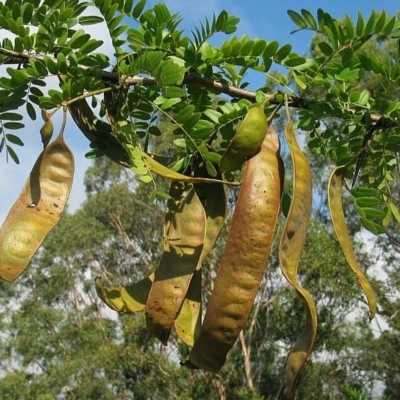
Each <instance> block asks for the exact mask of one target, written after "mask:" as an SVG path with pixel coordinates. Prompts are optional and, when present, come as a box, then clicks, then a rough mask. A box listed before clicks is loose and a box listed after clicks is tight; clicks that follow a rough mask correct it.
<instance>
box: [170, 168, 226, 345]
mask: <svg viewBox="0 0 400 400" xmlns="http://www.w3.org/2000/svg"><path fill="white" fill-rule="evenodd" d="M206 175H207V174H206ZM220 176H221V175H220V173H219V174H218V175H217V178H218V179H219V178H220ZM194 189H195V191H196V193H197V195H198V197H199V199H200V201H201V203H202V204H203V208H204V211H205V214H206V236H205V239H204V246H203V250H202V252H201V255H200V260H199V263H198V265H197V267H196V271H195V273H194V274H193V277H192V280H191V281H190V286H189V289H188V291H187V294H186V298H185V300H184V302H183V303H182V307H181V309H180V310H179V314H178V316H177V317H176V319H175V322H174V326H175V330H176V333H177V334H178V336H179V338H180V339H181V340H182V341H183V342H184V343H186V344H187V345H188V346H191V347H192V346H193V344H194V341H195V340H196V338H197V336H198V334H199V331H200V326H201V312H202V304H201V266H202V263H203V261H204V259H205V258H206V257H207V256H208V254H209V253H210V252H211V250H212V249H213V248H214V246H215V243H216V241H217V239H218V237H219V235H220V233H221V230H222V228H223V227H224V224H225V219H226V214H227V199H226V190H225V186H224V185H223V184H222V183H220V184H212V185H210V184H207V183H199V184H195V185H194Z"/></svg>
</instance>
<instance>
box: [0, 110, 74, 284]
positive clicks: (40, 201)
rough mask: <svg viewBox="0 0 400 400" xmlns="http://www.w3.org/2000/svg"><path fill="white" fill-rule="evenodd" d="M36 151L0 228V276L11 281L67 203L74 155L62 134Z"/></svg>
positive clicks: (53, 224) (22, 268) (22, 267)
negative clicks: (24, 180) (19, 189)
mask: <svg viewBox="0 0 400 400" xmlns="http://www.w3.org/2000/svg"><path fill="white" fill-rule="evenodd" d="M65 123H66V112H64V118H63V124H62V127H61V132H60V134H59V135H58V137H57V138H56V139H55V140H54V141H53V142H52V143H50V144H49V145H48V146H47V147H46V148H45V149H44V150H43V152H42V153H41V154H40V156H39V158H38V159H37V161H36V163H35V165H34V166H33V169H32V171H31V173H30V175H29V178H28V179H27V181H26V183H25V186H24V188H23V189H22V192H21V194H20V195H19V197H18V199H17V201H16V202H15V204H14V205H13V207H12V208H11V210H10V212H9V213H8V215H7V218H6V220H5V221H4V223H3V225H2V227H1V229H0V277H1V278H2V279H4V280H6V281H8V282H12V281H14V280H15V279H16V278H18V276H19V275H20V274H21V273H22V272H23V271H24V270H25V269H26V267H27V266H28V264H29V262H30V260H31V258H32V256H33V255H34V254H35V252H36V251H37V249H38V247H39V246H40V244H41V243H42V241H43V240H44V238H45V237H46V235H47V234H48V233H49V232H50V231H51V230H52V229H53V228H54V227H55V226H56V225H57V223H58V222H59V220H60V217H61V214H62V213H63V211H64V207H65V205H66V203H67V200H68V197H69V194H70V191H71V186H72V180H73V175H74V158H73V155H72V153H71V150H70V149H69V147H68V146H67V145H66V143H65V141H64V137H63V133H64V129H65Z"/></svg>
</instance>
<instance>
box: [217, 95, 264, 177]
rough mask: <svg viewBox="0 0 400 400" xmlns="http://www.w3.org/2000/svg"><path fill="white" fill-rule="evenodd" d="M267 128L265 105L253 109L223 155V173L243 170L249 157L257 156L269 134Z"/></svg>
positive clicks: (221, 164) (221, 162)
mask: <svg viewBox="0 0 400 400" xmlns="http://www.w3.org/2000/svg"><path fill="white" fill-rule="evenodd" d="M267 126H268V120H267V117H266V116H265V113H264V103H263V104H261V105H259V106H257V107H253V108H251V109H250V110H249V111H248V113H247V114H246V117H245V118H244V120H243V121H242V123H241V124H240V126H239V128H238V130H237V132H236V134H235V136H234V137H233V139H232V141H231V142H230V144H229V146H228V148H227V149H226V151H225V153H224V154H223V155H222V158H221V161H220V167H221V171H224V172H230V171H236V170H237V169H239V168H241V166H242V165H243V163H244V162H245V161H246V159H247V158H248V157H251V156H253V155H254V154H256V153H257V152H258V151H259V150H260V147H261V143H262V142H263V140H264V138H265V135H266V133H267Z"/></svg>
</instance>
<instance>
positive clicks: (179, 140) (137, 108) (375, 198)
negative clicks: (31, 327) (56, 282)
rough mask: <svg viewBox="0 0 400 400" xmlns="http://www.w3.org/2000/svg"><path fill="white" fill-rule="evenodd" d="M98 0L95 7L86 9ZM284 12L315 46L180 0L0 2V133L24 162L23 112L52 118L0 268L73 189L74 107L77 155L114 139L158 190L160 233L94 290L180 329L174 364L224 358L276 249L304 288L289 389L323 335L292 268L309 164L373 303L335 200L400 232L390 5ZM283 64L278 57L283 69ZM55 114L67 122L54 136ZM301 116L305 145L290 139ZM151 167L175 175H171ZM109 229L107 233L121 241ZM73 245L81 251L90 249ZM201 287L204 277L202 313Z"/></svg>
mask: <svg viewBox="0 0 400 400" xmlns="http://www.w3.org/2000/svg"><path fill="white" fill-rule="evenodd" d="M94 8H95V9H96V11H97V13H99V14H100V15H101V16H94V13H93V12H91V10H93V9H94ZM96 15H97V14H96ZM288 16H289V17H290V18H291V19H292V20H293V22H294V24H295V25H296V26H297V29H298V30H304V29H306V30H311V31H313V32H315V33H316V36H315V39H314V40H313V47H312V53H311V54H310V55H306V56H304V55H299V54H297V53H295V52H294V51H293V49H292V46H291V45H290V44H280V43H278V42H277V41H275V40H272V41H267V40H266V39H264V38H250V37H249V36H248V35H244V36H242V37H241V38H238V37H237V36H235V35H234V33H235V30H236V27H237V25H238V23H239V21H240V19H239V18H238V17H236V16H233V15H229V14H228V13H227V12H226V11H222V12H221V13H220V14H219V15H213V16H209V17H205V18H204V21H203V23H201V24H200V25H199V26H198V27H195V28H193V30H192V31H191V32H190V34H187V33H186V32H184V31H183V30H181V29H180V23H181V16H180V15H178V14H172V13H171V12H170V11H169V9H168V8H167V7H166V5H165V4H163V3H159V4H156V5H155V6H154V7H151V8H147V7H146V1H145V0H140V1H137V2H136V1H133V0H126V1H124V0H95V1H94V2H93V3H92V2H90V3H89V2H82V1H78V0H69V1H68V0H63V1H61V0H59V1H47V0H45V1H39V0H31V1H6V2H4V3H3V2H0V29H2V31H7V32H8V34H7V37H5V38H3V40H2V42H1V46H0V64H1V65H4V66H5V67H6V68H5V70H4V74H3V76H1V77H0V130H1V132H0V133H1V135H2V138H1V142H0V149H1V150H2V151H5V152H6V154H7V155H8V157H9V158H11V159H12V160H14V161H15V162H17V163H18V151H17V150H16V149H17V147H16V146H19V145H22V144H23V143H22V140H21V138H20V136H19V132H21V130H22V129H23V128H24V126H25V125H24V116H23V115H24V113H25V112H26V113H27V115H28V117H29V118H30V119H32V120H35V119H37V117H38V115H39V114H41V116H42V118H43V120H44V123H43V127H42V129H41V135H42V142H43V147H44V150H43V152H42V153H41V154H40V155H39V156H38V160H37V162H36V163H35V165H34V167H33V168H32V171H31V173H30V175H29V177H28V179H27V182H26V184H25V186H24V188H23V189H22V192H21V195H20V197H19V199H18V200H17V202H16V203H15V204H14V206H13V207H12V208H11V211H10V213H9V215H8V216H7V218H6V221H5V222H4V224H3V226H2V228H1V231H0V277H1V278H2V279H4V280H6V281H8V282H12V281H14V280H15V279H17V278H18V277H19V276H20V275H21V274H22V273H23V272H24V271H25V269H26V268H27V266H28V264H29V263H30V261H31V259H32V257H33V255H34V254H35V252H36V251H37V249H38V247H39V246H40V245H41V243H42V241H43V240H44V238H45V237H46V236H47V234H48V233H49V232H50V231H51V230H52V229H53V228H54V227H55V226H56V225H57V223H58V222H59V219H60V217H61V214H62V212H63V210H64V207H65V206H66V203H67V200H68V195H69V190H70V187H71V181H72V177H73V174H74V162H73V156H72V153H71V151H70V150H69V148H68V146H67V144H66V143H65V141H64V138H63V132H64V130H65V128H66V126H67V125H68V124H67V118H66V116H67V113H70V115H71V117H72V119H73V121H74V122H75V124H76V125H77V126H78V128H79V129H80V131H81V132H82V133H83V135H84V136H86V138H87V139H88V140H89V144H90V148H91V149H90V151H89V152H88V153H87V157H90V158H95V159H97V158H101V157H103V156H106V157H108V158H109V159H111V160H112V161H113V162H114V163H116V164H118V165H120V166H121V167H125V168H127V169H130V170H132V171H133V172H134V173H135V174H136V176H137V177H138V181H139V182H141V183H143V184H145V185H146V186H145V187H146V188H147V189H146V190H148V188H151V189H150V190H149V192H150V193H149V198H150V199H151V201H153V202H156V203H157V202H160V201H164V200H166V209H165V218H164V223H163V224H164V227H163V232H161V231H160V233H159V235H158V236H155V237H154V238H153V240H154V242H153V241H150V242H145V241H144V240H135V241H130V242H129V243H130V245H131V246H132V249H133V251H134V254H133V255H131V256H130V257H129V258H126V254H125V252H123V251H122V249H120V248H118V246H117V247H116V248H115V249H113V250H114V252H115V253H114V257H115V258H114V260H115V264H117V265H119V267H122V268H124V270H125V276H126V277H129V278H131V279H133V281H134V282H133V283H132V282H129V284H126V285H125V286H120V285H121V283H120V284H116V285H115V286H111V287H107V286H104V285H103V283H102V279H101V278H97V279H96V289H97V294H98V295H99V297H100V298H101V299H102V300H103V301H104V302H105V303H106V304H107V305H108V306H109V307H110V308H112V309H113V310H115V311H118V312H122V313H136V312H141V311H145V315H146V325H147V328H148V329H149V331H150V332H152V333H153V334H154V335H155V336H156V337H157V338H158V339H160V341H161V342H163V343H164V344H166V343H167V342H168V339H169V337H170V334H171V331H172V329H173V328H175V330H176V332H177V333H178V336H179V337H180V338H181V340H182V341H183V342H184V343H185V344H186V345H187V346H188V349H189V350H190V348H191V351H189V350H188V351H187V352H186V354H185V356H186V360H183V364H184V365H185V366H187V367H189V368H194V369H197V368H201V369H206V370H210V371H213V372H218V371H219V370H220V369H221V368H222V366H223V364H224V363H225V358H226V355H227V354H228V352H229V351H230V349H231V348H232V347H233V345H234V343H235V342H236V340H237V339H238V338H239V340H240V337H239V335H240V332H241V330H242V328H244V326H245V323H246V320H247V318H248V316H249V315H250V314H251V309H252V304H253V301H254V300H255V299H256V296H257V290H258V288H259V286H260V285H261V286H262V285H268V282H267V283H266V282H264V279H263V276H265V267H266V265H267V260H268V259H269V258H270V257H277V259H278V263H279V264H280V266H281V271H282V273H283V275H284V276H285V278H286V279H287V281H288V283H289V284H290V285H291V286H292V287H293V288H294V289H295V292H296V293H297V295H298V297H297V298H296V299H297V300H296V301H294V304H293V307H299V306H300V305H302V307H304V309H305V313H306V318H305V322H304V321H298V324H297V325H296V326H297V328H296V330H299V328H300V327H301V326H302V325H304V329H303V331H302V332H301V333H300V335H299V337H296V338H293V344H294V346H293V347H292V348H291V349H290V351H289V356H288V359H287V363H286V364H287V373H286V375H287V394H289V395H290V393H291V392H292V389H294V388H295V383H296V382H297V379H298V375H299V373H300V371H302V370H303V366H304V364H305V362H306V360H307V359H308V357H309V355H310V353H311V350H312V349H313V347H314V346H315V345H316V342H315V340H316V338H317V326H318V325H317V315H318V313H317V308H316V306H315V299H314V298H315V294H314V298H313V296H312V294H313V293H311V292H309V291H308V290H307V285H306V281H307V280H304V281H303V280H302V278H300V275H299V270H298V267H299V263H300V259H301V256H302V250H303V249H304V248H305V246H307V231H308V232H312V230H313V229H316V231H318V230H319V229H321V228H318V225H312V224H311V225H310V218H311V214H312V198H313V194H314V195H315V190H316V186H315V183H314V186H313V183H312V178H313V177H314V179H316V180H317V181H318V179H321V180H322V181H327V187H325V188H321V187H319V190H320V191H321V193H322V197H321V198H322V199H323V198H326V199H327V203H326V204H325V203H324V202H323V200H321V206H320V207H319V205H318V206H317V208H319V210H320V213H321V215H322V216H323V217H324V218H325V220H327V219H330V220H331V221H332V228H331V227H329V228H328V230H329V232H330V233H331V236H336V238H337V240H338V242H339V245H340V247H341V249H342V251H343V254H344V257H345V259H346V262H347V264H348V265H349V266H350V268H351V269H352V271H353V272H354V274H355V275H356V278H357V281H358V282H359V284H360V285H361V287H362V289H363V291H364V294H365V296H366V300H367V303H368V307H369V316H370V318H373V317H374V316H375V313H376V310H377V305H376V304H377V297H376V294H375V292H376V291H377V288H374V289H375V290H374V289H373V288H372V286H371V284H370V281H369V280H368V279H367V278H366V276H365V273H364V272H365V271H364V268H363V267H362V266H361V265H360V262H359V260H358V259H357V257H356V253H355V251H354V249H353V243H352V240H351V239H352V237H351V234H353V233H354V229H353V226H352V224H351V223H346V219H345V218H346V217H345V213H344V211H343V210H344V206H343V202H346V201H352V202H353V204H354V207H355V210H356V213H357V215H358V219H357V220H356V221H355V222H354V223H355V224H356V225H357V223H361V225H362V226H363V227H364V228H366V229H368V230H369V231H371V232H372V233H373V234H376V235H379V234H386V235H387V237H388V238H389V239H390V240H391V241H392V243H394V244H396V243H398V238H397V235H396V233H395V232H396V230H394V229H393V226H395V224H398V223H399V222H400V213H399V210H398V204H399V184H398V183H399V151H400V134H399V130H398V129H397V128H398V125H399V124H400V122H399V110H400V108H399V102H398V93H397V91H398V81H399V79H400V69H399V63H398V61H399V57H400V50H399V49H400V48H399V46H398V43H399V42H398V38H399V37H400V21H399V19H398V17H397V16H390V15H388V14H387V13H385V12H379V13H378V12H375V11H373V12H372V13H371V15H370V17H369V18H364V17H363V16H362V15H361V14H359V15H358V17H357V20H355V21H352V20H351V18H350V17H348V16H347V15H345V16H344V18H343V19H342V20H336V19H334V18H332V17H331V16H330V15H329V14H328V13H326V12H324V11H323V10H321V9H320V10H318V12H317V14H316V15H315V16H314V15H312V14H311V13H310V12H309V11H307V10H304V9H303V10H301V12H300V13H298V12H295V11H288ZM96 24H99V26H100V24H102V25H101V26H104V25H105V26H107V29H108V32H109V35H110V38H111V41H112V44H113V47H114V54H113V55H112V56H111V55H107V54H103V53H100V52H97V51H96V50H97V49H98V48H99V47H100V46H101V44H102V42H101V41H100V40H98V39H96V38H95V37H92V36H91V35H90V34H89V33H88V32H87V31H86V30H85V26H88V25H96ZM217 33H222V34H224V35H226V39H225V40H224V41H223V42H222V44H221V45H220V46H216V45H215V44H213V41H212V37H213V36H214V35H215V34H217ZM371 48H374V49H377V51H371ZM277 65H279V66H280V67H281V68H280V69H281V70H282V71H284V72H280V73H275V72H274V68H275V67H276V66H277ZM250 71H253V72H255V73H258V74H260V75H261V76H263V77H265V85H263V86H262V87H260V88H257V90H255V91H250V90H248V89H247V87H248V85H249V82H248V81H247V79H248V78H247V76H248V72H250ZM53 78H56V79H57V84H56V85H54V79H53ZM52 79H53V80H52ZM57 114H62V115H63V123H62V126H61V131H60V134H59V135H58V136H57V138H56V139H55V140H53V141H51V136H52V133H53V130H54V128H53V122H52V118H53V117H54V115H57ZM283 121H284V123H285V128H284V129H283V134H282V135H280V136H278V135H277V134H276V132H275V129H276V130H279V131H280V130H281V129H280V128H281V126H282V122H283ZM274 127H275V129H274ZM300 133H301V135H302V137H305V143H306V145H307V147H308V149H309V151H307V152H306V151H305V149H304V148H302V147H300V146H299V144H298V141H299V134H300ZM281 142H282V145H280V143H281ZM243 165H245V167H244V171H242V166H243ZM316 165H319V166H320V168H319V170H318V169H317V168H315V166H316ZM283 167H285V170H286V177H284V175H283V170H284V168H283ZM311 167H313V168H311ZM99 172H101V173H102V174H103V175H102V176H97V175H96V174H97V173H99ZM242 172H243V173H242ZM112 173H113V172H112V171H111V170H110V171H105V170H103V171H99V170H98V171H96V172H95V174H94V175H93V176H90V175H89V176H88V177H87V179H88V183H91V185H93V186H92V187H93V188H99V187H100V188H101V187H102V184H103V182H104V180H107V179H108V175H107V174H112ZM328 176H329V178H327V177H328ZM115 177H116V178H117V177H118V175H115ZM159 177H161V178H166V179H167V180H169V181H171V186H170V188H167V187H166V186H165V181H164V180H161V181H160V179H159ZM285 182H286V184H285ZM314 182H315V181H314ZM137 184H138V183H136V184H135V185H137ZM238 186H240V194H239V195H238V196H237V195H234V196H232V194H230V196H227V192H226V189H227V188H235V187H238ZM88 188H89V186H88ZM120 189H121V190H122V192H121V196H122V195H123V193H124V190H125V189H123V188H122V187H121V188H120ZM96 190H97V189H96ZM343 191H344V192H345V196H344V195H343ZM229 193H231V192H229ZM118 196H119V195H118V194H116V199H115V200H112V199H107V200H105V202H104V203H102V200H101V195H100V194H99V197H96V198H98V201H99V202H101V204H102V207H106V208H107V207H108V209H109V212H108V215H109V216H111V221H112V224H113V226H114V227H115V228H117V231H119V234H121V235H124V234H125V233H126V232H125V230H124V229H123V222H124V221H122V220H121V219H120V215H119V214H118V212H116V208H118ZM231 199H232V201H233V202H234V203H235V211H234V213H233V216H232V223H231V224H230V225H229V233H228V237H227V239H226V245H225V249H224V252H223V255H222V257H221V260H219V261H220V265H221V266H220V268H219V269H218V271H217V272H216V274H215V276H214V279H212V280H209V281H207V287H204V285H202V284H201V277H202V275H203V279H204V275H205V274H206V272H204V271H202V268H201V267H202V265H203V264H204V263H205V262H206V259H207V257H208V256H209V253H210V252H211V250H212V249H213V248H214V247H216V246H218V244H219V240H218V237H219V236H220V233H221V231H222V229H223V227H224V225H225V221H226V218H227V215H228V213H227V211H228V205H229V204H230V200H231ZM132 201H133V204H132V208H134V206H135V204H134V200H132ZM141 201H142V202H145V200H141ZM122 207H125V206H122ZM148 211H149V210H148ZM158 217H159V215H158V213H154V214H153V213H151V212H149V215H147V216H146V218H141V219H140V220H138V223H140V224H142V228H141V229H142V231H143V232H146V229H147V227H148V224H149V221H150V220H152V219H153V218H158ZM352 218H353V219H352V220H350V222H352V223H353V221H354V215H353V216H352ZM279 220H283V226H282V225H281V224H279V223H278V222H279ZM161 225H162V223H161ZM276 226H277V228H276ZM105 228H106V226H105ZM393 232H394V233H393ZM100 233H101V232H97V231H96V229H94V232H93V234H94V235H96V234H99V235H100ZM321 235H322V233H321ZM100 237H101V235H100V236H99V238H100ZM221 237H222V236H221ZM321 237H322V236H321ZM274 238H275V239H276V240H275V239H274ZM79 239H80V238H79ZM103 240H104V238H102V239H100V242H99V245H100V248H103V247H104V246H106V247H107V246H108V245H110V244H111V245H112V244H113V240H112V239H111V238H110V239H107V241H106V242H104V241H103ZM108 240H110V242H108ZM274 240H275V241H274ZM332 240H333V239H332ZM278 242H279V243H278ZM157 243H161V247H162V254H161V255H160V257H159V259H158V265H157V267H152V268H150V269H151V270H150V271H148V274H147V275H148V276H146V275H144V276H143V275H142V274H137V271H136V270H135V266H136V265H138V264H140V265H143V264H151V262H150V261H149V260H152V261H153V260H154V257H155V254H156V252H155V251H154V250H153V251H149V253H147V255H146V257H145V258H143V249H144V248H145V249H147V248H149V249H150V248H152V247H153V246H155V245H156V244H157ZM62 246H63V245H62V244H60V247H62ZM64 246H65V245H64ZM111 248H113V247H112V246H111ZM107 250H108V249H107ZM102 251H103V250H102ZM321 252H322V253H323V252H324V249H321ZM79 256H80V257H83V259H85V257H86V255H85V252H83V253H82V254H81V255H80V254H79ZM322 256H323V254H315V257H322ZM52 257H57V254H56V253H53V254H52ZM332 257H333V256H332ZM85 262H88V260H85ZM301 262H302V263H303V261H301ZM315 273H316V274H318V272H317V271H316V272H315ZM53 274H54V272H53V271H49V275H50V276H52V275H53ZM105 274H106V272H103V273H101V274H100V275H105ZM103 278H104V277H103ZM103 280H104V279H103ZM312 284H313V281H312V280H310V282H309V286H310V290H311V287H312ZM327 290H328V289H327ZM202 291H203V293H208V292H211V294H210V297H209V299H208V301H207V304H204V305H206V306H207V308H206V312H205V316H204V318H202V306H203V302H202V298H201V292H202ZM225 295H226V298H225ZM385 300H386V299H385ZM320 318H321V317H320Z"/></svg>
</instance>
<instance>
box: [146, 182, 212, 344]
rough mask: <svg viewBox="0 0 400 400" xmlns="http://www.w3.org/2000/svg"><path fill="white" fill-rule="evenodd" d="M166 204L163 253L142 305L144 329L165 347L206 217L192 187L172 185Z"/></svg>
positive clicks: (198, 251)
mask: <svg viewBox="0 0 400 400" xmlns="http://www.w3.org/2000/svg"><path fill="white" fill-rule="evenodd" d="M170 195H171V198H170V199H169V200H168V203H167V214H166V220H165V228H164V233H165V239H164V252H163V254H162V256H161V260H160V263H159V265H158V268H157V270H156V272H155V277H154V282H153V284H152V285H151V288H150V292H149V296H148V298H147V303H146V309H145V311H146V322H147V328H148V330H149V331H150V332H152V333H153V334H154V335H155V336H156V337H157V338H159V340H160V341H161V342H162V343H164V344H167V342H168V338H169V335H170V332H171V329H172V327H173V325H174V321H175V319H176V317H177V315H178V313H179V310H180V308H181V306H182V303H183V301H184V299H185V297H186V293H187V290H188V287H189V284H190V281H191V279H192V276H193V273H194V271H195V270H196V267H197V265H198V263H199V261H200V256H201V252H202V250H203V245H204V238H205V230H206V217H205V213H204V209H203V206H202V204H201V202H200V200H199V198H198V196H197V194H196V192H195V190H194V188H193V185H192V184H182V183H179V182H175V181H174V182H172V184H171V190H170Z"/></svg>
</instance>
